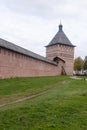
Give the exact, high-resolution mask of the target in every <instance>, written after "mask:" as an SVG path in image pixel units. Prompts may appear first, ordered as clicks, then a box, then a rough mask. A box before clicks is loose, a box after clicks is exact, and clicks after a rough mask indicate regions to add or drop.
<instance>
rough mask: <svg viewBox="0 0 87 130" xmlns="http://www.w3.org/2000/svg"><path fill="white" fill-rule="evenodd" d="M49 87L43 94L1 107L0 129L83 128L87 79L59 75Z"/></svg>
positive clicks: (86, 125) (86, 121)
mask: <svg viewBox="0 0 87 130" xmlns="http://www.w3.org/2000/svg"><path fill="white" fill-rule="evenodd" d="M52 78H53V77H51V78H50V79H49V82H52ZM55 78H56V77H55ZM66 79H67V78H66ZM45 80H46V79H45ZM60 80H61V81H62V80H64V81H63V82H61V83H59V82H58V81H60ZM42 81H43V79H42ZM40 82H41V81H40ZM44 82H45V81H44ZM57 82H58V83H57ZM38 83H39V82H38ZM54 84H55V83H54ZM38 85H39V84H38ZM38 85H37V86H38ZM44 86H45V85H44ZM47 86H50V85H47ZM52 86H55V87H52ZM52 86H51V89H50V90H48V92H47V93H46V94H44V95H42V96H39V97H36V98H33V99H31V100H26V101H24V102H21V103H16V104H14V105H9V106H6V107H2V108H0V130H5V129H6V130H76V129H78V130H86V129H87V81H84V80H72V79H69V80H65V77H64V78H63V77H60V78H59V77H58V79H57V81H56V84H55V85H52ZM42 88H43V87H42ZM13 93H14V92H13Z"/></svg>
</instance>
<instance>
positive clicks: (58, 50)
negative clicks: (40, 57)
mask: <svg viewBox="0 0 87 130" xmlns="http://www.w3.org/2000/svg"><path fill="white" fill-rule="evenodd" d="M56 56H58V57H60V58H61V59H63V60H64V61H65V71H66V73H67V75H72V74H73V62H74V47H71V46H65V45H59V44H57V45H54V46H49V47H47V48H46V57H47V58H48V59H50V60H53V58H54V57H56Z"/></svg>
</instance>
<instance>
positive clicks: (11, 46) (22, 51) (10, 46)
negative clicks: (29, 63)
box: [0, 39, 57, 65]
mask: <svg viewBox="0 0 87 130" xmlns="http://www.w3.org/2000/svg"><path fill="white" fill-rule="evenodd" d="M0 47H3V48H6V49H9V50H12V51H14V52H17V53H20V54H23V55H26V56H29V57H32V58H34V59H38V60H41V61H44V62H47V63H50V64H54V65H57V64H56V63H55V62H53V61H51V60H49V59H47V58H45V57H43V56H40V55H38V54H36V53H34V52H32V51H29V50H27V49H24V48H22V47H20V46H17V45H15V44H13V43H11V42H8V41H6V40H3V39H0Z"/></svg>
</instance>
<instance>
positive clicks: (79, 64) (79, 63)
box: [74, 57, 84, 71]
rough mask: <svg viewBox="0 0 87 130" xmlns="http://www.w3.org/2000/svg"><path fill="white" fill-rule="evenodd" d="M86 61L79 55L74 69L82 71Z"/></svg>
mask: <svg viewBox="0 0 87 130" xmlns="http://www.w3.org/2000/svg"><path fill="white" fill-rule="evenodd" d="M83 65H84V61H83V59H82V58H81V57H77V58H76V59H75V60H74V70H75V71H81V70H82V69H83Z"/></svg>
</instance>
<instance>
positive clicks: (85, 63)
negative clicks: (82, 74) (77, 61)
mask: <svg viewBox="0 0 87 130" xmlns="http://www.w3.org/2000/svg"><path fill="white" fill-rule="evenodd" d="M83 68H84V70H87V56H86V57H85V59H84V66H83Z"/></svg>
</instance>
